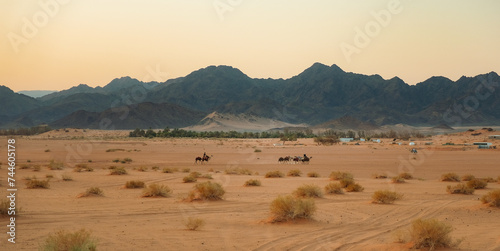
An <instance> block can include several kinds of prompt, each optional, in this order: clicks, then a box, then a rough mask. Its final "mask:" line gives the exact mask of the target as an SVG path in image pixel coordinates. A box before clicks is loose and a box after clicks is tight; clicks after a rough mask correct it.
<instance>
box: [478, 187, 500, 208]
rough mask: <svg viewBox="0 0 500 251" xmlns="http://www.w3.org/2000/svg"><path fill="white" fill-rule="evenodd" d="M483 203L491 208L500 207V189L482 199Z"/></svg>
mask: <svg viewBox="0 0 500 251" xmlns="http://www.w3.org/2000/svg"><path fill="white" fill-rule="evenodd" d="M481 202H483V203H484V204H489V205H490V206H491V207H500V189H495V190H493V191H491V192H489V193H487V194H485V195H483V197H481Z"/></svg>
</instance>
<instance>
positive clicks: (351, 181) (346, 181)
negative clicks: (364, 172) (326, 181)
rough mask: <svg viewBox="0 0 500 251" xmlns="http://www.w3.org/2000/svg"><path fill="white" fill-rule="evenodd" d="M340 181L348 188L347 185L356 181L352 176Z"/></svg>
mask: <svg viewBox="0 0 500 251" xmlns="http://www.w3.org/2000/svg"><path fill="white" fill-rule="evenodd" d="M339 182H340V185H341V186H342V187H343V188H346V187H347V186H349V185H352V184H354V183H355V182H354V179H352V178H343V179H341V180H339Z"/></svg>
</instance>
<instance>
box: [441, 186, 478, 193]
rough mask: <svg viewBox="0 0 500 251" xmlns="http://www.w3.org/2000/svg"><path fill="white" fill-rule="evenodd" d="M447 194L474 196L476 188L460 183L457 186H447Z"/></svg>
mask: <svg viewBox="0 0 500 251" xmlns="http://www.w3.org/2000/svg"><path fill="white" fill-rule="evenodd" d="M446 192H448V193H449V194H473V193H474V188H473V187H469V186H467V185H465V184H463V183H460V184H457V185H456V186H447V187H446Z"/></svg>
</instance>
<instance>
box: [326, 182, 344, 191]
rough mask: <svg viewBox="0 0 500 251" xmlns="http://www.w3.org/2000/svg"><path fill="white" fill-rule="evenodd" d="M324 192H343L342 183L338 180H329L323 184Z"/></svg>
mask: <svg viewBox="0 0 500 251" xmlns="http://www.w3.org/2000/svg"><path fill="white" fill-rule="evenodd" d="M325 192H326V193H327V194H343V193H344V190H342V185H340V183H338V182H330V183H329V184H328V185H326V186H325Z"/></svg>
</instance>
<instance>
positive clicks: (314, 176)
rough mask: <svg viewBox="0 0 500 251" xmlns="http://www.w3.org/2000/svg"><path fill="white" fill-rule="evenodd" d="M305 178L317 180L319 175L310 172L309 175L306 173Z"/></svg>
mask: <svg viewBox="0 0 500 251" xmlns="http://www.w3.org/2000/svg"><path fill="white" fill-rule="evenodd" d="M307 177H311V178H319V177H320V175H319V173H317V172H310V173H307Z"/></svg>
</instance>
